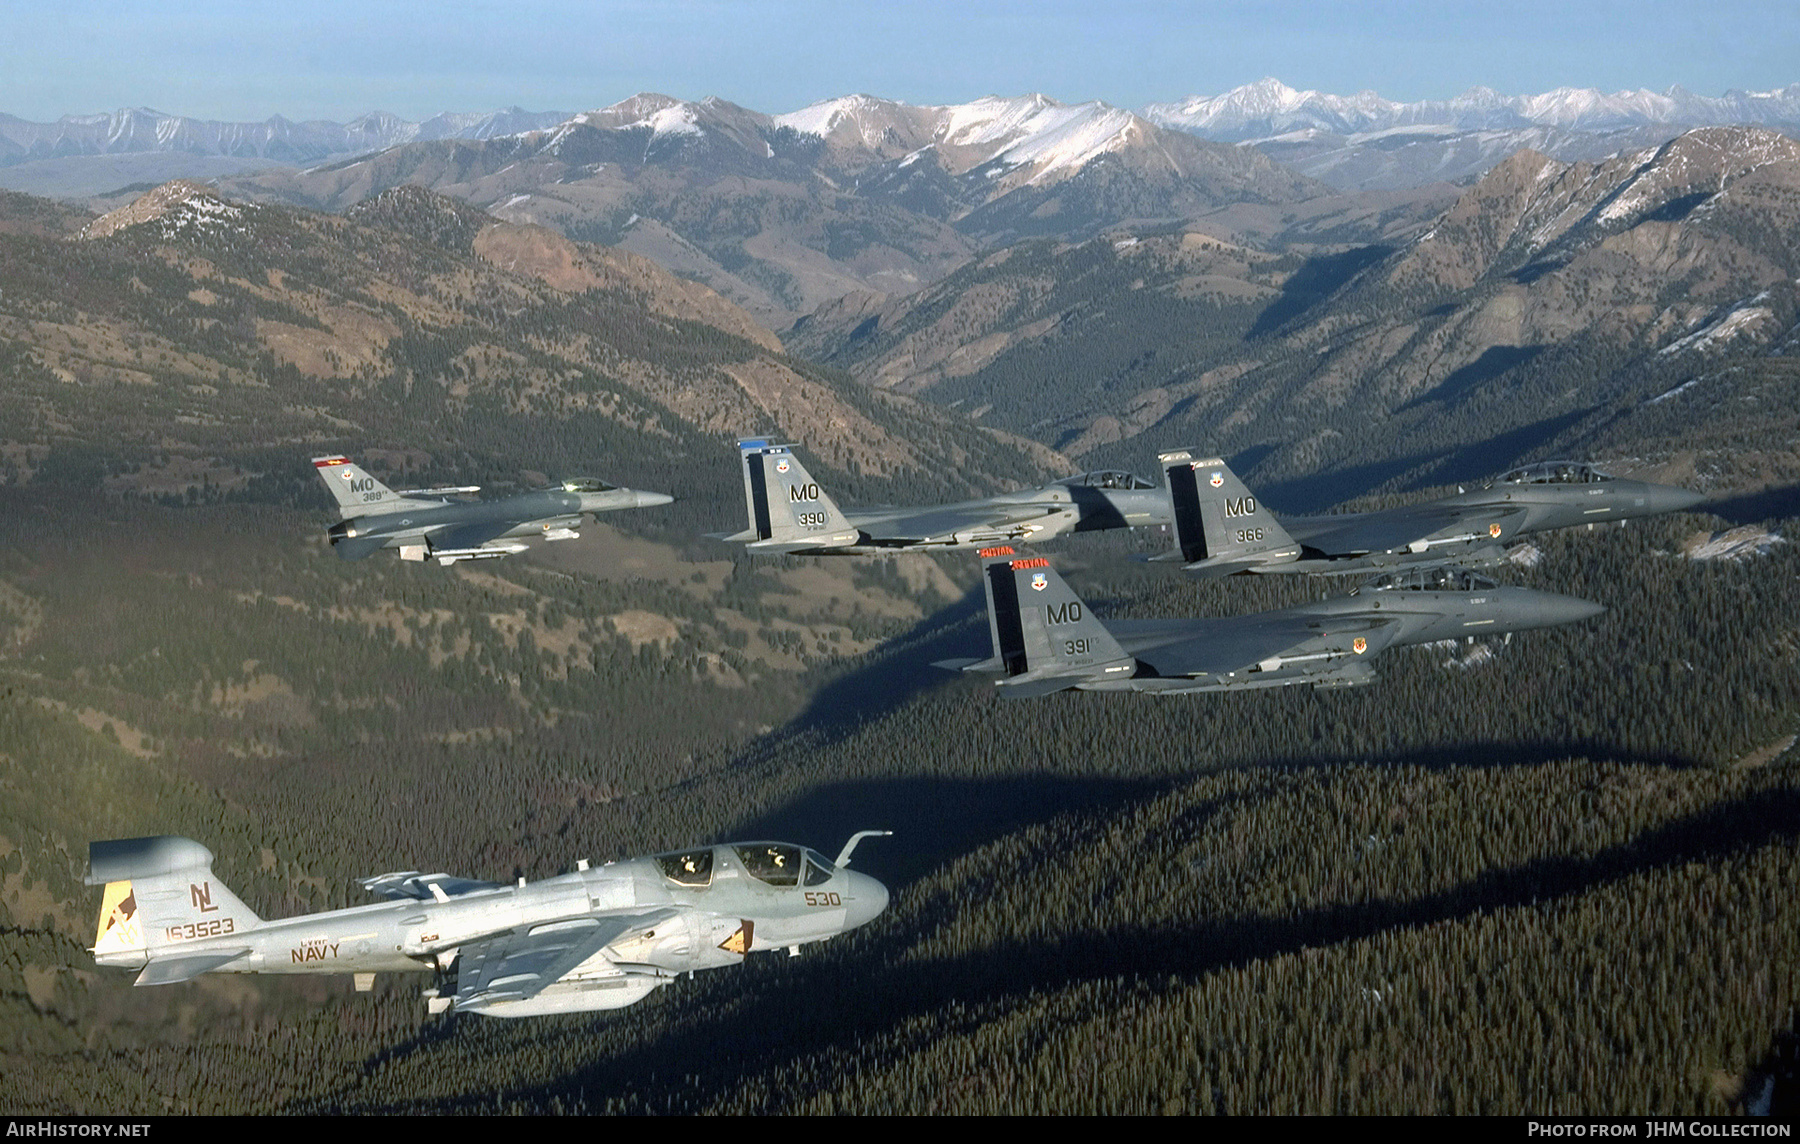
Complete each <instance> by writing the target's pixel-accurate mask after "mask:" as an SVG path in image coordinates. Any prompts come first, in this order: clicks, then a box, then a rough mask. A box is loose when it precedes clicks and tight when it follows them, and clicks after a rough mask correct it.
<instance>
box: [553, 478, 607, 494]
mask: <svg viewBox="0 0 1800 1144" xmlns="http://www.w3.org/2000/svg"><path fill="white" fill-rule="evenodd" d="M617 487H618V486H617V485H609V484H607V483H606V482H605V481H603V480H601V479H600V478H599V477H568V478H566V479H565V480H564V481H563V483H562V490H563V492H565V493H610V492H612V491H613V489H615V488H617Z"/></svg>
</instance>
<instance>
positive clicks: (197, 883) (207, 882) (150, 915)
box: [86, 834, 262, 985]
mask: <svg viewBox="0 0 1800 1144" xmlns="http://www.w3.org/2000/svg"><path fill="white" fill-rule="evenodd" d="M212 859H213V856H212V851H210V850H208V849H207V848H206V847H204V846H202V845H200V844H199V843H198V842H194V841H191V840H189V839H186V838H178V837H176V836H174V835H167V834H165V835H158V836H156V837H152V838H123V839H117V840H114V841H110V842H91V843H89V844H88V873H87V879H86V880H87V884H88V885H90V886H100V885H104V886H105V887H106V892H105V894H104V895H103V896H102V898H101V903H100V927H99V930H98V932H97V933H96V934H95V936H94V959H95V960H96V961H98V962H99V963H100V964H101V965H123V966H131V967H136V966H142V967H143V972H142V973H140V974H138V979H137V984H139V985H166V984H169V983H171V982H176V981H186V980H188V979H189V978H192V977H198V976H199V975H200V974H202V973H206V972H207V971H209V970H213V969H218V968H219V967H221V966H224V965H228V964H230V963H231V962H233V961H236V960H237V959H238V958H239V957H242V956H243V955H244V954H245V953H246V952H248V946H246V947H244V948H242V949H233V948H228V947H227V948H221V947H220V946H218V945H217V944H216V943H211V942H209V943H208V946H207V949H206V951H205V952H203V953H201V952H196V953H190V954H185V955H184V954H183V952H182V950H183V946H184V944H185V943H187V942H191V941H197V940H199V939H202V938H225V939H227V941H229V939H230V937H231V936H232V935H233V934H239V933H248V932H249V931H250V930H252V929H255V928H256V927H257V926H259V925H261V924H262V919H260V918H258V917H257V916H256V915H255V914H254V913H252V912H251V910H250V907H248V906H246V905H244V903H243V902H241V901H239V900H238V896H237V895H236V894H234V893H232V892H231V890H230V889H228V888H227V887H226V886H225V884H224V883H222V882H220V881H219V880H218V878H216V877H214V875H213V872H212Z"/></svg>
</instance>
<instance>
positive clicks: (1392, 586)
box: [1351, 565, 1499, 595]
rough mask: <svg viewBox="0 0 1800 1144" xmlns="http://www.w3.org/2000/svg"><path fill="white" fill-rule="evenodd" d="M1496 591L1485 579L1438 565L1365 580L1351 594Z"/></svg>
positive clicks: (1461, 570)
mask: <svg viewBox="0 0 1800 1144" xmlns="http://www.w3.org/2000/svg"><path fill="white" fill-rule="evenodd" d="M1497 587H1499V585H1498V584H1496V583H1495V582H1494V581H1492V580H1490V579H1488V578H1487V577H1486V576H1481V575H1477V574H1476V573H1474V572H1471V571H1469V570H1468V569H1467V568H1458V567H1455V566H1454V565H1438V566H1437V567H1434V568H1408V569H1404V570H1402V571H1399V572H1389V573H1386V574H1385V575H1381V576H1376V577H1374V578H1373V579H1370V580H1366V581H1364V582H1363V584H1362V585H1361V586H1360V587H1358V588H1355V589H1353V590H1352V591H1351V595H1358V594H1360V593H1362V592H1486V591H1491V590H1492V589H1494V588H1497Z"/></svg>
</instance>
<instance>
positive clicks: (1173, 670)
mask: <svg viewBox="0 0 1800 1144" xmlns="http://www.w3.org/2000/svg"><path fill="white" fill-rule="evenodd" d="M1115 628H1116V629H1117V630H1116V631H1115V634H1116V635H1117V636H1118V637H1119V641H1120V642H1121V643H1122V644H1124V645H1125V646H1126V647H1128V648H1129V647H1130V646H1131V642H1132V641H1131V639H1130V635H1129V632H1128V629H1126V628H1125V625H1124V624H1123V623H1121V624H1118V625H1115ZM1399 632H1400V624H1399V622H1398V621H1392V620H1365V619H1350V618H1346V619H1343V620H1322V619H1319V618H1313V617H1307V616H1239V617H1233V618H1229V619H1221V620H1214V621H1210V622H1209V623H1208V624H1207V626H1206V627H1205V629H1204V634H1202V635H1198V636H1197V638H1190V639H1185V640H1182V641H1180V642H1175V643H1165V644H1164V645H1162V646H1160V647H1153V648H1148V649H1146V650H1143V651H1140V652H1138V653H1137V660H1138V662H1139V663H1140V664H1143V665H1144V666H1146V667H1149V668H1150V669H1152V670H1153V671H1154V672H1155V673H1156V674H1157V675H1159V676H1163V677H1175V676H1190V677H1198V676H1223V675H1228V674H1230V673H1232V672H1242V671H1248V670H1250V669H1251V668H1260V669H1261V670H1263V671H1274V670H1276V669H1278V668H1280V667H1284V666H1286V665H1288V664H1297V663H1309V662H1316V663H1320V664H1324V663H1327V662H1329V661H1332V660H1347V659H1354V658H1357V657H1363V656H1369V655H1373V654H1375V653H1376V652H1378V651H1380V650H1381V649H1382V648H1385V647H1386V646H1387V645H1388V644H1389V643H1391V642H1392V641H1393V639H1394V637H1395V636H1396V635H1398V634H1399ZM1308 670H1310V669H1308Z"/></svg>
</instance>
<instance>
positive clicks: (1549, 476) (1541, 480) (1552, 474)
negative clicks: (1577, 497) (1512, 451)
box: [1495, 461, 1616, 485]
mask: <svg viewBox="0 0 1800 1144" xmlns="http://www.w3.org/2000/svg"><path fill="white" fill-rule="evenodd" d="M1614 479H1616V478H1614V477H1613V475H1612V474H1611V473H1609V472H1606V471H1605V470H1603V469H1599V468H1596V467H1594V466H1593V465H1590V464H1588V463H1587V462H1586V461H1539V462H1538V463H1537V464H1535V465H1522V466H1520V467H1519V468H1517V469H1514V470H1513V471H1512V472H1510V473H1507V474H1506V475H1505V476H1503V477H1501V478H1500V479H1499V480H1498V481H1496V482H1495V483H1496V484H1502V485H1591V484H1597V483H1598V482H1600V481H1610V480H1614Z"/></svg>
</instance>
